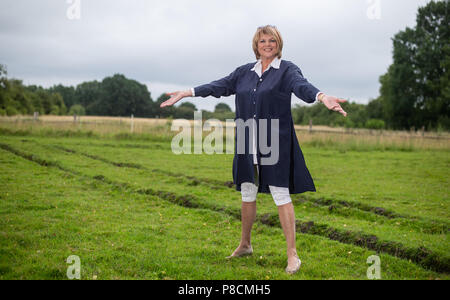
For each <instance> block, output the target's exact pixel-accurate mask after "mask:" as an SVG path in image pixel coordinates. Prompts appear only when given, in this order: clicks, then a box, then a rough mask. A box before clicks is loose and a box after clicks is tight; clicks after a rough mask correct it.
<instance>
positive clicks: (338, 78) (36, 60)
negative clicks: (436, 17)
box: [0, 0, 429, 108]
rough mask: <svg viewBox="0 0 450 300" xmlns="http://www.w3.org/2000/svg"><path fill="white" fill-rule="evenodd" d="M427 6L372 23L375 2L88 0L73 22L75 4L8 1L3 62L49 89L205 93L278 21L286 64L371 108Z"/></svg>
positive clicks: (396, 10) (402, 4) (405, 5)
mask: <svg viewBox="0 0 450 300" xmlns="http://www.w3.org/2000/svg"><path fill="white" fill-rule="evenodd" d="M372 2H373V1H372ZM427 2H429V1H425V0H396V1H387V0H380V3H381V19H380V20H369V19H368V17H367V15H366V11H367V8H368V5H369V4H368V2H367V1H366V0H340V1H335V0H316V1H294V0H292V1H288V0H279V1H276V2H274V1H266V0H260V1H237V0H231V1H206V0H205V1H201V0H198V1H181V0H177V1H175V0H166V1H146V0H131V1H130V0H128V1H125V0H120V1H119V0H118V1H106V0H103V1H101V0H97V1H92V0H90V1H87V0H81V19H80V20H76V21H71V20H68V19H67V17H66V10H67V8H68V6H69V5H68V4H67V3H66V1H55V0H53V1H52V0H40V1H26V0H15V1H11V0H3V1H1V2H0V62H1V63H4V64H6V65H7V66H8V71H9V74H10V76H12V77H18V78H21V79H24V80H25V82H30V81H35V82H36V83H38V84H42V85H45V86H50V85H53V84H57V83H60V82H62V83H66V84H74V82H76V81H77V80H79V81H84V80H93V79H102V78H103V77H105V76H109V75H112V74H114V73H123V74H125V75H126V76H127V77H130V78H133V79H136V80H138V81H140V82H145V83H150V84H149V86H150V87H151V86H152V84H151V82H157V83H158V85H159V86H160V87H162V86H174V87H175V86H180V87H185V86H195V85H199V84H202V83H207V82H210V81H212V80H214V79H218V78H219V77H222V76H225V75H227V74H229V73H230V72H231V71H233V70H234V68H236V67H237V66H239V65H241V64H244V63H247V62H251V61H254V60H255V58H254V55H253V52H252V49H251V38H252V36H253V33H254V31H255V29H256V27H257V26H260V25H263V24H274V25H277V27H278V28H279V29H280V31H281V33H282V35H283V38H284V40H285V48H284V51H283V54H284V55H283V58H284V59H287V60H291V61H293V62H294V63H296V64H298V65H299V66H300V68H301V69H302V70H303V72H304V75H305V76H306V77H307V78H308V80H310V81H311V82H312V83H313V84H314V85H316V86H317V87H318V88H320V89H322V90H324V91H326V92H329V93H332V94H336V95H338V96H341V97H350V98H351V99H352V100H355V101H357V102H362V103H364V102H367V100H368V99H369V98H374V97H376V96H377V95H378V89H379V83H378V77H379V76H380V75H382V74H383V73H384V72H385V71H386V68H387V66H388V65H389V64H390V63H391V47H392V43H391V40H390V39H391V38H392V37H393V35H394V34H395V33H396V32H398V31H399V30H403V29H404V28H405V27H406V26H413V25H414V22H415V15H416V11H417V8H418V7H419V6H423V5H425V4H426V3H427ZM161 83H163V84H161ZM150 91H151V92H152V90H151V89H150ZM152 95H153V97H154V98H156V97H157V96H159V95H155V93H154V92H152ZM210 100H211V99H209V100H208V101H210ZM216 102H217V100H215V99H214V101H213V102H211V103H216ZM226 102H227V103H230V102H232V99H228V100H227V101H226ZM205 103H206V101H196V104H197V107H199V108H204V107H206V106H205ZM296 103H299V101H298V102H296ZM208 107H210V105H208Z"/></svg>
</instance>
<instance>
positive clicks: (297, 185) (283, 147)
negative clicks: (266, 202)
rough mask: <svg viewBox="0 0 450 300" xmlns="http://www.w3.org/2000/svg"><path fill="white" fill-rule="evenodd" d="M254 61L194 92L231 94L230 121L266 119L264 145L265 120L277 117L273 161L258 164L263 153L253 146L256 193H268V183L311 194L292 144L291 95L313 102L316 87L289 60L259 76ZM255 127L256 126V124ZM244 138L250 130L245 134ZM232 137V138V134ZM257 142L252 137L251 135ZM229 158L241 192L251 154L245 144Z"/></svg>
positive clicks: (300, 157) (309, 179) (251, 165)
mask: <svg viewBox="0 0 450 300" xmlns="http://www.w3.org/2000/svg"><path fill="white" fill-rule="evenodd" d="M254 65H255V63H249V64H246V65H242V66H240V67H238V68H237V69H236V70H235V71H234V72H232V73H231V74H230V75H228V76H226V77H224V78H222V79H219V80H216V81H213V82H211V83H209V84H204V85H200V86H197V87H195V88H194V92H195V96H200V97H207V96H213V97H216V98H219V97H222V96H229V95H233V94H234V95H235V104H236V119H242V120H243V121H247V120H248V119H252V118H254V119H255V120H256V123H257V124H258V120H260V119H266V120H267V123H268V127H269V128H268V133H267V140H268V141H269V143H268V145H270V136H271V133H270V124H271V121H270V120H272V119H278V120H279V133H278V135H279V159H278V161H277V163H275V164H273V165H264V164H263V165H261V163H260V160H261V157H265V156H267V157H269V156H270V154H267V155H263V154H261V153H260V151H259V148H260V147H259V142H257V143H256V146H257V153H256V154H257V160H258V165H259V176H258V178H259V183H258V192H260V193H270V190H269V185H272V186H277V187H287V188H289V193H291V194H298V193H303V192H307V191H311V192H315V191H316V188H315V186H314V182H313V179H312V177H311V175H310V173H309V171H308V169H307V167H306V164H305V159H304V157H303V153H302V151H301V149H300V146H299V144H298V140H297V136H296V134H295V130H294V122H293V121H292V115H291V94H292V93H294V94H295V95H296V96H297V97H299V98H300V99H302V100H303V101H305V102H307V103H313V102H314V101H315V100H316V95H317V93H318V92H319V90H318V89H317V88H316V87H314V86H313V85H312V84H311V83H309V82H308V81H307V80H306V79H305V78H304V77H303V74H302V72H301V70H300V68H299V67H297V66H296V65H295V64H294V63H292V62H290V61H286V60H281V64H280V67H279V68H278V69H276V68H269V69H268V70H267V71H265V72H264V73H263V74H262V76H261V78H259V76H258V75H257V74H256V72H254V71H252V68H253V67H254ZM257 128H258V127H257ZM245 134H246V135H245V137H246V141H248V140H249V134H250V132H249V131H248V130H247V131H246V133H245ZM235 140H236V138H235ZM257 141H258V138H257ZM236 147H237V143H235V155H234V159H233V181H234V184H235V185H236V190H238V191H240V190H241V184H242V183H243V182H254V163H253V154H252V153H250V152H251V151H250V150H249V148H250V147H248V146H247V145H246V146H245V153H244V154H238V153H237V151H236Z"/></svg>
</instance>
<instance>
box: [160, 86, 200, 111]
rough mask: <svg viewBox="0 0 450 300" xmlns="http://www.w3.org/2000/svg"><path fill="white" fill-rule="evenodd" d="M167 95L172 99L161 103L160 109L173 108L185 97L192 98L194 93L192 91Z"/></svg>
mask: <svg viewBox="0 0 450 300" xmlns="http://www.w3.org/2000/svg"><path fill="white" fill-rule="evenodd" d="M166 95H168V96H170V99H168V100H166V101H164V102H163V103H161V105H160V107H165V106H172V105H174V104H175V103H177V102H178V101H180V100H181V99H183V98H184V97H192V92H191V91H190V90H187V91H177V92H173V93H166Z"/></svg>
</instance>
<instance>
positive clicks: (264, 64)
mask: <svg viewBox="0 0 450 300" xmlns="http://www.w3.org/2000/svg"><path fill="white" fill-rule="evenodd" d="M274 59H275V57H271V58H267V57H261V65H262V72H263V73H264V71H265V70H266V69H267V68H268V67H269V65H270V64H271V63H272V61H273V60H274Z"/></svg>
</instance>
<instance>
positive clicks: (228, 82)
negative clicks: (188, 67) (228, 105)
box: [161, 68, 239, 107]
mask: <svg viewBox="0 0 450 300" xmlns="http://www.w3.org/2000/svg"><path fill="white" fill-rule="evenodd" d="M238 73H239V68H237V69H236V70H234V72H232V73H231V74H230V75H228V76H226V77H224V78H222V79H219V80H215V81H213V82H211V83H208V84H204V85H200V86H197V87H195V88H193V89H190V90H186V91H178V92H173V93H167V95H169V96H171V97H170V99H169V100H167V101H164V102H163V103H161V107H165V106H171V105H174V104H175V103H177V102H178V101H180V100H181V99H183V98H185V97H197V96H198V97H208V96H213V97H216V98H220V97H222V96H224V97H226V96H230V95H233V94H235V93H236V81H237V78H238V75H239V74H238ZM194 93H195V94H194Z"/></svg>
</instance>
